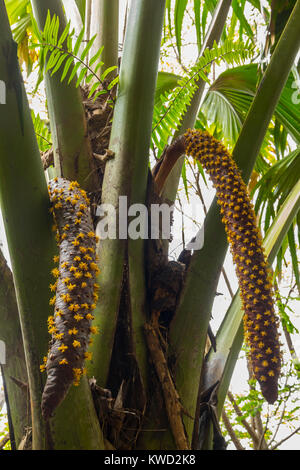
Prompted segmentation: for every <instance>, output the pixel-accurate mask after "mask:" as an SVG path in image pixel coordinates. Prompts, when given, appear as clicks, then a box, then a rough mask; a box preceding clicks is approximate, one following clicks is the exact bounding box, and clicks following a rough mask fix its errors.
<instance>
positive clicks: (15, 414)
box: [0, 251, 31, 449]
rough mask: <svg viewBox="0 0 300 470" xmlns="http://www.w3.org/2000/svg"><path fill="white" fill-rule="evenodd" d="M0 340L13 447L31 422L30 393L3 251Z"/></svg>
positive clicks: (13, 290)
mask: <svg viewBox="0 0 300 470" xmlns="http://www.w3.org/2000/svg"><path fill="white" fill-rule="evenodd" d="M0 340H1V341H3V342H4V344H5V348H6V354H5V363H4V364H3V365H2V374H3V378H4V382H5V384H6V390H7V396H8V408H9V413H10V421H11V423H10V430H9V431H10V438H11V439H12V436H13V441H14V442H11V447H12V449H13V448H18V446H19V444H20V442H21V440H22V438H23V436H24V435H25V432H26V428H29V427H30V426H31V411H30V397H29V388H28V376H27V369H26V362H25V353H24V347H23V339H22V333H21V327H20V320H19V311H18V305H17V299H16V293H15V288H14V282H13V277H12V273H11V271H10V269H9V267H8V266H7V263H6V260H5V258H4V256H3V254H2V252H1V251H0Z"/></svg>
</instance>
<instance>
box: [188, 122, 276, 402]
mask: <svg viewBox="0 0 300 470" xmlns="http://www.w3.org/2000/svg"><path fill="white" fill-rule="evenodd" d="M182 139H183V142H184V144H183V145H184V147H185V152H186V154H188V155H192V156H193V157H194V158H195V159H196V160H197V161H199V162H200V163H201V164H202V166H203V167H204V169H205V170H206V171H207V172H208V174H209V176H210V178H211V180H212V183H213V185H214V186H215V188H216V196H217V202H218V205H219V207H220V211H221V214H222V222H223V223H224V225H225V231H226V233H227V239H228V242H229V244H230V249H231V252H232V255H233V259H234V262H235V265H236V273H237V277H238V280H239V285H240V290H241V298H242V303H243V308H244V311H245V318H246V319H245V318H244V330H245V338H246V339H247V342H248V344H249V347H250V359H251V363H252V368H253V370H254V374H255V377H256V379H257V380H258V381H259V383H260V386H261V390H262V393H263V395H264V397H265V398H266V400H267V401H268V402H269V403H274V401H275V400H276V399H277V395H278V385H277V382H278V377H279V374H280V362H281V361H280V345H279V337H278V336H279V335H278V331H277V319H276V316H275V311H274V302H273V292H272V285H271V282H270V280H269V279H270V274H269V270H268V268H267V263H266V260H265V255H264V251H263V249H262V237H261V234H260V233H259V230H258V228H257V226H256V215H255V213H254V209H253V205H252V203H251V201H250V198H249V195H248V192H247V187H246V185H245V183H244V181H243V180H242V177H241V174H240V171H239V169H238V167H237V165H236V163H235V162H234V160H233V159H232V157H231V155H230V154H229V152H228V151H227V150H226V148H225V147H224V146H223V145H222V144H221V143H220V142H218V141H217V140H216V139H215V138H214V137H212V136H211V135H209V134H208V133H207V132H202V131H199V130H191V129H189V130H188V131H187V132H186V133H185V134H184V136H183V137H182ZM263 312H269V313H267V314H266V313H264V314H263ZM265 315H269V320H270V321H269V322H268V323H266V324H265V323H264V322H265V321H266V318H265ZM249 320H250V321H249ZM269 349H271V350H272V351H274V352H273V357H274V358H275V360H274V361H273V362H274V364H275V366H276V367H275V366H274V368H272V373H271V374H268V373H267V372H266V373H265V374H261V372H260V371H261V370H262V368H264V367H266V366H264V364H266V363H268V359H269V356H267V354H268V353H266V350H269ZM255 371H256V372H255Z"/></svg>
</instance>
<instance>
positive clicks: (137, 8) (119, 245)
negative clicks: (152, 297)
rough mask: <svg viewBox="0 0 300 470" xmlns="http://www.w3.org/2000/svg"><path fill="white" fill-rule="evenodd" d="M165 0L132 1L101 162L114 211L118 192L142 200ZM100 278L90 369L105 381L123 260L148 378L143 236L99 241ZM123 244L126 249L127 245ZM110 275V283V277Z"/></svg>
mask: <svg viewBox="0 0 300 470" xmlns="http://www.w3.org/2000/svg"><path fill="white" fill-rule="evenodd" d="M164 4H165V2H164V1H161V0H154V1H152V2H151V3H150V2H149V1H147V0H134V1H133V2H132V6H131V10H130V15H129V19H128V29H127V34H126V39H125V44H124V52H123V58H122V63H121V70H120V83H119V91H118V96H117V101H116V105H115V110H114V119H113V125H112V131H111V138H110V146H109V148H110V149H111V150H112V151H113V152H114V153H115V157H114V158H113V159H112V160H110V161H108V162H107V164H106V169H105V175H104V181H103V190H102V203H109V204H112V205H113V206H114V208H116V211H117V214H118V208H119V196H127V198H128V199H127V204H128V206H130V205H132V204H134V203H145V199H146V187H147V175H148V158H149V146H150V138H151V125H152V112H153V102H154V93H155V84H156V77H157V68H158V59H159V51H160V41H161V32H162V23H163V14H164ZM100 245H101V247H100V268H101V274H100V278H99V284H100V295H99V297H100V298H101V302H99V305H98V306H97V309H96V311H95V312H96V313H95V315H96V319H95V324H98V326H99V329H100V334H99V335H98V336H97V337H96V338H95V340H94V345H93V349H94V361H93V363H92V367H91V373H93V375H95V377H96V378H97V379H98V381H99V383H100V384H102V385H104V384H105V383H106V381H107V377H108V371H109V365H110V359H111V352H112V347H113V341H114V334H115V328H116V322H117V316H118V309H119V303H120V294H121V287H122V279H123V266H124V263H125V262H126V263H128V272H129V290H130V310H131V322H132V335H133V338H132V341H133V349H134V354H135V355H136V359H137V362H138V364H139V369H140V373H141V375H142V381H143V383H144V386H145V382H146V381H147V372H146V371H147V367H146V357H147V353H146V345H145V341H144V336H143V330H142V327H143V324H144V322H145V318H146V313H145V308H146V306H145V298H146V296H145V274H144V273H145V269H144V241H143V240H129V241H128V243H127V241H126V240H122V239H119V237H118V235H117V239H115V240H113V239H106V240H102V241H101V244H100ZM127 247H128V248H127ZM112 279H113V280H114V282H112Z"/></svg>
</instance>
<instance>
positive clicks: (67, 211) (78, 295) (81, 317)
mask: <svg viewBox="0 0 300 470" xmlns="http://www.w3.org/2000/svg"><path fill="white" fill-rule="evenodd" d="M49 194H50V200H51V203H52V208H51V211H52V212H53V215H54V220H55V223H56V225H55V226H54V228H55V229H57V242H58V244H59V257H55V258H54V261H58V258H59V268H54V269H53V270H52V274H53V276H54V277H55V278H57V280H56V282H55V283H54V284H53V285H52V284H51V285H50V289H51V290H52V291H54V292H55V295H54V297H52V298H51V299H50V304H51V305H55V311H54V315H53V316H50V317H49V318H48V330H49V333H50V334H51V335H52V340H51V344H50V350H49V353H48V357H45V358H44V364H43V365H42V366H41V370H45V369H46V370H47V381H46V384H45V387H44V391H43V397H42V413H43V417H44V418H45V419H46V420H47V419H49V418H50V416H51V415H52V414H53V412H54V410H55V409H56V407H57V406H58V405H59V404H60V403H61V402H62V400H63V399H64V397H65V395H66V393H67V392H68V390H69V388H70V386H71V384H72V383H74V385H78V384H79V381H80V377H81V376H82V375H83V374H84V373H85V369H84V361H85V359H88V358H89V353H88V352H87V349H88V345H89V337H90V334H91V333H93V332H95V331H94V328H93V327H92V325H91V322H92V320H93V318H94V317H93V315H92V310H93V309H94V308H95V306H96V301H97V298H98V296H97V293H96V290H97V285H96V284H95V276H96V274H97V272H98V267H97V264H96V236H95V234H94V230H93V223H92V219H91V215H90V210H89V200H88V198H87V196H86V193H85V191H83V190H81V189H80V187H79V184H78V183H77V182H75V181H72V182H70V181H68V180H66V179H63V178H55V179H54V180H52V181H51V182H50V184H49Z"/></svg>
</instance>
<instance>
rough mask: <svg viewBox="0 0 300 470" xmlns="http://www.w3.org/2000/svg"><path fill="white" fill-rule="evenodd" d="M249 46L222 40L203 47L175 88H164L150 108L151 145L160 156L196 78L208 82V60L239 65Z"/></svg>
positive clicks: (250, 49) (250, 46)
mask: <svg viewBox="0 0 300 470" xmlns="http://www.w3.org/2000/svg"><path fill="white" fill-rule="evenodd" d="M253 50H254V49H253V45H251V44H250V42H247V43H246V44H245V43H243V42H241V41H237V42H233V41H229V40H226V41H225V42H224V43H223V44H222V45H221V46H218V45H217V43H215V44H214V46H213V47H212V48H211V49H205V51H204V53H203V55H202V56H201V57H200V59H199V60H198V62H197V64H196V65H195V66H193V67H192V68H191V69H190V70H189V71H188V73H187V74H186V76H184V77H182V78H181V79H179V80H178V82H177V87H176V88H174V89H173V90H172V91H171V92H170V91H169V90H167V91H166V92H165V93H162V94H161V96H160V100H159V102H157V104H156V105H155V107H154V112H153V126H152V145H153V146H156V147H157V149H158V154H159V155H161V153H162V151H163V149H164V147H165V146H166V144H167V142H168V139H169V138H170V136H172V135H173V133H174V131H175V130H176V129H178V127H179V125H180V123H181V119H182V117H183V115H184V113H185V112H186V110H187V107H188V105H189V104H190V102H191V99H192V97H193V95H194V93H195V91H196V89H197V87H198V84H197V83H198V81H199V80H204V81H205V82H208V83H209V79H208V77H207V73H208V71H209V67H210V66H211V64H212V63H214V62H215V63H217V64H220V63H221V62H225V63H227V64H228V65H233V64H241V63H244V62H245V61H246V60H248V59H249V58H251V57H252V55H253Z"/></svg>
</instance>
